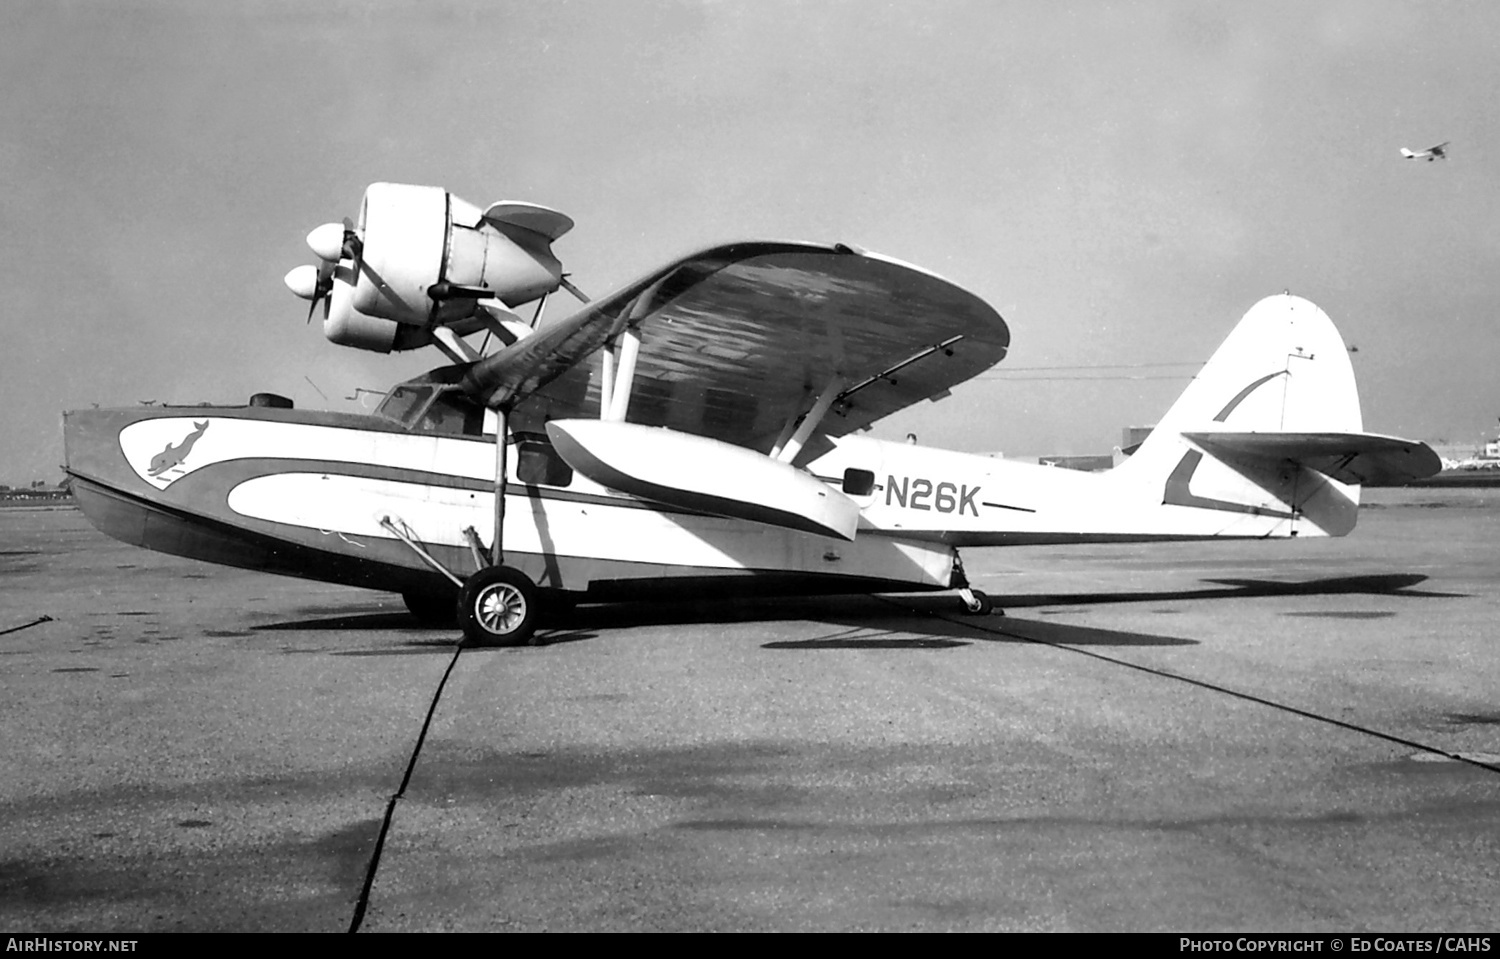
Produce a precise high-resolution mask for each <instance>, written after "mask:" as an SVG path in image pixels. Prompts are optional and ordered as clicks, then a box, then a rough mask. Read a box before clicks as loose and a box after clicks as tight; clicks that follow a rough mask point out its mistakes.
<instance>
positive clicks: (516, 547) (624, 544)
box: [64, 407, 953, 600]
mask: <svg viewBox="0 0 1500 959" xmlns="http://www.w3.org/2000/svg"><path fill="white" fill-rule="evenodd" d="M64 433H65V438H66V444H67V456H68V471H69V473H70V474H71V475H72V477H73V481H74V488H75V491H76V495H77V499H78V502H79V505H80V507H81V508H82V509H83V511H84V513H85V515H87V516H88V517H89V519H90V520H91V521H92V522H93V523H94V524H95V525H96V526H97V527H98V528H100V529H101V530H102V531H104V532H105V533H107V534H109V535H111V536H113V537H115V538H117V539H121V540H123V541H125V542H129V543H134V544H137V545H141V546H145V547H147V548H151V549H156V550H160V551H164V552H169V553H174V554H177V555H182V556H188V557H192V558H197V559H203V560H206V561H209V562H215V563H221V564H226V565H232V566H241V567H246V568H251V569H259V570H264V571H267V572H275V573H282V574H287V575H295V576H303V577H308V578H313V579H318V580H324V581H329V582H337V583H344V584H347V585H352V586H362V587H367V588H372V589H381V590H389V591H394V592H410V591H419V592H430V591H434V590H438V589H444V588H451V586H450V585H449V584H448V581H447V580H446V578H444V577H443V576H442V575H441V574H439V573H437V572H436V571H435V570H433V569H432V568H431V567H430V566H428V565H427V564H426V563H425V562H424V561H423V560H422V559H421V558H420V557H419V556H418V555H417V554H416V552H415V551H414V550H412V549H410V548H409V547H408V546H407V545H406V544H405V543H403V542H402V541H401V539H400V538H398V537H397V536H396V535H395V534H394V533H393V532H392V531H391V529H390V526H394V527H396V528H397V529H400V530H402V531H403V532H404V533H406V534H407V535H408V536H409V537H410V538H411V539H412V540H414V541H416V542H419V543H420V544H421V545H422V547H423V549H424V550H426V551H427V552H428V553H429V554H430V555H432V556H433V557H434V558H435V559H437V560H438V562H440V563H442V564H443V565H444V566H446V567H447V568H448V569H449V570H452V571H453V572H454V573H456V574H457V575H459V576H464V575H467V574H468V573H470V572H473V570H474V568H475V561H474V558H473V554H472V551H471V549H470V546H469V543H468V541H467V538H466V536H465V533H464V530H465V529H466V528H473V529H474V530H475V531H476V532H477V533H478V534H479V535H480V537H481V538H482V539H483V540H484V541H485V542H486V543H488V541H489V540H490V538H491V536H492V524H493V515H494V493H493V482H494V477H493V470H494V461H495V447H494V442H493V437H490V436H463V435H455V434H447V433H421V432H410V431H407V430H406V429H404V428H402V427H401V426H400V425H398V424H395V423H389V422H386V421H384V420H380V419H378V418H374V417H369V416H360V415H355V414H341V413H329V412H319V411H303V410H282V409H267V408H256V407H210V408H198V407H191V408H172V407H167V408H160V407H157V408H140V409H123V410H85V411H75V412H71V413H68V414H66V415H65V422H64ZM513 452H515V450H514V449H513ZM520 458H521V457H519V456H514V455H513V456H511V457H510V460H511V469H510V472H511V476H510V484H509V486H508V491H507V496H506V525H505V533H504V543H503V545H504V549H505V562H506V564H507V565H509V566H513V567H515V568H517V569H520V570H521V571H522V572H524V573H526V575H528V576H529V577H531V578H532V580H533V581H535V582H536V583H537V584H538V585H539V586H541V587H543V588H544V589H555V590H565V591H568V592H572V593H578V594H583V595H584V596H586V597H588V598H596V599H599V600H614V599H628V598H640V597H644V596H647V595H661V594H664V593H665V594H670V593H673V592H689V593H692V594H694V595H705V594H715V595H729V594H808V593H841V592H864V591H897V590H926V589H947V588H950V587H951V585H952V582H953V580H952V573H953V551H952V549H951V547H949V546H947V545H946V544H940V543H922V542H917V541H914V540H908V539H906V538H902V537H889V536H871V537H861V538H860V540H859V541H858V542H854V543H850V542H845V541H842V540H838V539H834V538H831V537H827V536H821V535H816V534H811V533H805V532H798V531H794V530H785V529H779V528H775V527H770V526H765V525H763V524H757V523H752V522H746V521H744V520H739V519H732V518H727V517H720V516H709V515H705V514H702V513H697V512H693V511H690V510H674V509H671V508H668V507H663V506H661V505H660V504H653V503H649V502H646V501H643V500H640V499H637V498H634V497H630V496H625V495H622V494H619V493H615V492H613V491H610V490H606V489H603V488H602V487H598V486H596V485H594V484H591V483H589V482H588V481H587V480H585V479H583V478H582V477H572V478H570V479H569V481H568V482H566V483H564V484H561V485H549V484H546V483H537V482H531V483H528V482H523V481H522V480H521V478H520V477H519V476H518V475H517V469H518V463H517V460H518V459H520ZM520 468H521V469H524V468H525V467H524V465H521V467H520Z"/></svg>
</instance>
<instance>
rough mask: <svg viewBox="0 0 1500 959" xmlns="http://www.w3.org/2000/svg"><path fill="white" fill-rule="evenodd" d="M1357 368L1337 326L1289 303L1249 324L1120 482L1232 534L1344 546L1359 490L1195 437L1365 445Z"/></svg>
mask: <svg viewBox="0 0 1500 959" xmlns="http://www.w3.org/2000/svg"><path fill="white" fill-rule="evenodd" d="M1362 428H1363V427H1362V423H1361V419H1360V411H1359V394H1358V392H1357V391H1356V389H1355V385H1354V369H1353V366H1352V365H1351V364H1350V362H1349V354H1348V351H1347V349H1346V348H1345V346H1344V341H1343V338H1342V337H1340V336H1339V333H1338V330H1337V329H1335V328H1334V326H1333V321H1332V320H1330V319H1329V318H1328V314H1326V313H1324V312H1323V311H1322V310H1320V309H1319V308H1318V307H1317V306H1315V305H1314V304H1313V303H1311V302H1309V301H1308V300H1304V299H1302V298H1301V297H1298V296H1292V295H1290V294H1285V295H1281V296H1271V297H1267V298H1266V299H1264V300H1261V301H1260V302H1259V303H1257V304H1255V306H1253V307H1251V309H1250V311H1249V312H1248V313H1246V314H1245V317H1244V319H1242V320H1240V322H1239V325H1237V326H1236V327H1235V328H1234V330H1233V332H1231V333H1230V334H1229V337H1228V339H1226V340H1225V341H1224V343H1223V345H1222V346H1220V347H1219V349H1218V350H1217V351H1215V353H1214V355H1213V356H1212V357H1211V358H1210V359H1209V361H1208V363H1207V364H1206V365H1205V366H1204V367H1203V369H1202V370H1201V371H1200V372H1199V373H1198V375H1197V376H1196V377H1194V378H1193V382H1192V383H1191V384H1189V385H1188V388H1187V389H1186V390H1185V391H1184V392H1183V394H1182V396H1181V397H1179V398H1178V400H1177V402H1176V403H1174V404H1173V406H1172V408H1171V409H1170V410H1169V411H1168V412H1167V415H1166V416H1164V417H1163V418H1162V419H1161V421H1160V423H1158V424H1157V426H1156V428H1155V429H1154V430H1153V431H1152V433H1151V435H1150V436H1148V437H1147V438H1146V440H1145V442H1143V443H1142V444H1141V445H1140V448H1139V449H1138V450H1136V452H1135V455H1133V456H1131V457H1130V459H1128V460H1126V461H1125V462H1124V463H1122V464H1121V465H1120V466H1119V467H1117V468H1116V469H1115V470H1114V471H1113V473H1114V474H1117V480H1116V481H1117V482H1120V483H1122V484H1126V485H1128V486H1130V487H1134V488H1138V490H1139V493H1140V495H1143V496H1151V497H1157V496H1159V497H1160V499H1159V500H1158V502H1160V503H1162V504H1163V505H1167V506H1182V507H1189V508H1195V509H1207V510H1213V511H1215V512H1216V513H1217V514H1219V519H1220V520H1222V522H1223V523H1224V532H1225V533H1226V534H1228V535H1265V536H1278V535H1280V536H1287V535H1299V534H1302V535H1319V534H1323V535H1334V536H1340V535H1343V534H1344V533H1347V532H1348V531H1349V530H1350V529H1352V528H1353V527H1354V520H1355V517H1356V513H1357V510H1358V506H1359V489H1358V487H1357V486H1348V485H1345V484H1344V483H1340V482H1338V481H1337V480H1334V479H1331V478H1330V477H1329V476H1327V475H1326V474H1324V473H1320V472H1317V471H1315V470H1309V469H1305V468H1303V467H1302V466H1300V465H1299V464H1298V463H1297V462H1294V461H1292V460H1290V459H1288V458H1286V457H1284V456H1253V455H1233V454H1225V453H1224V452H1223V451H1222V450H1221V451H1219V452H1209V451H1207V450H1206V449H1205V447H1204V446H1203V445H1201V444H1199V443H1195V442H1193V441H1192V440H1191V439H1189V438H1188V437H1186V436H1184V434H1187V433H1194V434H1202V433H1216V432H1227V431H1233V432H1246V433H1256V434H1303V435H1306V434H1325V435H1326V434H1345V435H1352V434H1358V433H1360V432H1361V430H1362Z"/></svg>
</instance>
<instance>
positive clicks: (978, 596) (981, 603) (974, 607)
mask: <svg viewBox="0 0 1500 959" xmlns="http://www.w3.org/2000/svg"><path fill="white" fill-rule="evenodd" d="M969 592H971V593H973V594H974V602H972V603H970V602H968V601H967V600H963V599H960V600H959V603H960V604H961V605H962V606H963V608H964V612H966V613H968V614H970V615H971V616H988V615H989V614H990V613H991V612H993V611H994V609H995V604H994V603H993V602H991V601H990V598H989V596H987V595H986V594H984V593H982V592H980V591H979V590H977V589H971V590H969Z"/></svg>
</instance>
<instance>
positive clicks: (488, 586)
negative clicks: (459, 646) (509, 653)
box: [458, 566, 539, 646]
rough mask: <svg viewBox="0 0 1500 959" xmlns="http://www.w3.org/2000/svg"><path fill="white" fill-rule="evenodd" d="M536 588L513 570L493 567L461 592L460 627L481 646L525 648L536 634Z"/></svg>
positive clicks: (472, 641)
mask: <svg viewBox="0 0 1500 959" xmlns="http://www.w3.org/2000/svg"><path fill="white" fill-rule="evenodd" d="M538 605H539V603H538V598H537V589H536V586H535V585H534V584H533V583H532V582H531V580H530V579H527V578H526V574H525V573H522V572H520V571H519V570H514V569H511V568H510V567H509V566H489V567H486V568H485V569H482V570H480V571H479V572H477V573H475V574H474V575H473V576H470V577H469V578H468V579H467V580H466V581H465V582H464V586H463V589H461V590H459V592H458V625H459V627H460V628H462V629H463V631H464V638H465V639H467V640H468V641H469V642H470V643H473V644H475V645H478V646H524V645H526V643H527V642H528V641H529V640H530V639H531V635H532V633H534V632H536V625H537V623H536V615H537V612H538Z"/></svg>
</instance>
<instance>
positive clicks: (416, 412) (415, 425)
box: [375, 383, 484, 436]
mask: <svg viewBox="0 0 1500 959" xmlns="http://www.w3.org/2000/svg"><path fill="white" fill-rule="evenodd" d="M375 415H376V416H379V417H381V418H382V419H387V420H391V421H392V422H395V423H400V424H401V425H402V426H404V427H406V428H407V429H408V430H411V431H412V432H414V433H458V434H462V435H466V436H479V435H481V434H482V433H483V432H484V408H483V407H482V406H479V405H478V404H476V403H473V402H471V401H470V400H468V399H466V398H465V397H464V396H463V394H462V393H460V392H458V390H457V389H456V388H455V387H451V386H440V385H435V384H429V383H416V384H413V383H402V384H400V385H399V386H397V387H395V388H394V389H392V390H391V391H390V392H389V393H387V394H386V397H385V399H383V400H381V401H380V405H379V406H378V407H376V408H375Z"/></svg>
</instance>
